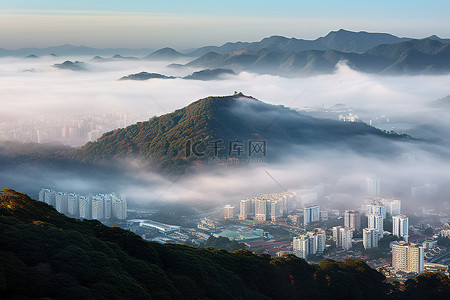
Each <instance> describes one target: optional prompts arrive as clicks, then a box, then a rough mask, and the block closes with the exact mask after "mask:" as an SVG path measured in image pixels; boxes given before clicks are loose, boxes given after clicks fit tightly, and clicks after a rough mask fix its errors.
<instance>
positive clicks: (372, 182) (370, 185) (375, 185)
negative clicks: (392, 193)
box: [366, 177, 380, 196]
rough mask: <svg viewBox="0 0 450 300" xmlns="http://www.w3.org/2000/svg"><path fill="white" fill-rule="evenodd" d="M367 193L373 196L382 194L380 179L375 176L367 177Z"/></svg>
mask: <svg viewBox="0 0 450 300" xmlns="http://www.w3.org/2000/svg"><path fill="white" fill-rule="evenodd" d="M366 193H367V194H368V195H371V196H378V195H380V181H379V180H378V179H377V178H375V177H366Z"/></svg>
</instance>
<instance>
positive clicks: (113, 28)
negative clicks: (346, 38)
mask: <svg viewBox="0 0 450 300" xmlns="http://www.w3.org/2000/svg"><path fill="white" fill-rule="evenodd" d="M449 11H450V1H448V0H434V1H415V0H409V1H405V0H398V1H392V0H390V1H388V0H378V1H360V0H350V1H288V0H280V1H267V0H258V1H253V0H252V1H242V0H241V1H237V0H228V1H220V2H219V1H178V0H175V1H148V0H134V1H118V0H108V1H104V0H97V1H85V0H78V1H54V0H40V1H30V0H14V1H10V0H0V41H1V42H0V47H1V48H7V49H14V48H20V47H45V46H54V45H60V44H66V43H70V44H75V45H81V44H83V45H87V46H93V47H129V48H137V47H149V48H160V47H163V46H171V47H175V48H177V49H179V50H181V49H185V48H190V47H199V46H203V45H215V44H223V43H225V42H227V41H238V40H242V41H255V40H260V39H261V38H264V37H266V36H270V35H284V36H288V37H297V38H306V39H315V38H317V37H319V36H323V35H326V34H327V33H328V32H329V31H331V30H338V29H340V28H344V29H348V30H354V31H360V30H363V31H370V32H389V33H392V34H395V35H399V36H408V37H417V38H422V37H426V36H429V35H432V34H437V35H439V36H441V37H449V34H448V29H449V28H450V18H448V12H449Z"/></svg>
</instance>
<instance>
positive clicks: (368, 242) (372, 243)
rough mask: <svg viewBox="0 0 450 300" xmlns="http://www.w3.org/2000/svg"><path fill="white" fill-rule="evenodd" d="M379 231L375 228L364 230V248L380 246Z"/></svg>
mask: <svg viewBox="0 0 450 300" xmlns="http://www.w3.org/2000/svg"><path fill="white" fill-rule="evenodd" d="M379 238H380V237H379V235H378V231H377V230H376V229H375V228H364V230H363V245H364V249H369V248H375V247H378V240H379Z"/></svg>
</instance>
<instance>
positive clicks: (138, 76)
mask: <svg viewBox="0 0 450 300" xmlns="http://www.w3.org/2000/svg"><path fill="white" fill-rule="evenodd" d="M154 78H156V79H173V78H175V77H173V76H166V75H161V74H158V73H147V72H140V73H136V74H131V75H128V76H123V77H122V78H120V79H119V80H148V79H154Z"/></svg>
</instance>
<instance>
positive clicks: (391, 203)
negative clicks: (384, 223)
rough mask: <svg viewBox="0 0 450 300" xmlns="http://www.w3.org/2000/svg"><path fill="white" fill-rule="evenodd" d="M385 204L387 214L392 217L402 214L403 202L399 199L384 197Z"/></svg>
mask: <svg viewBox="0 0 450 300" xmlns="http://www.w3.org/2000/svg"><path fill="white" fill-rule="evenodd" d="M382 201H383V203H384V205H385V206H386V214H387V215H388V216H390V217H392V216H396V215H399V214H401V205H402V202H401V201H400V200H397V199H383V200H382Z"/></svg>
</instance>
